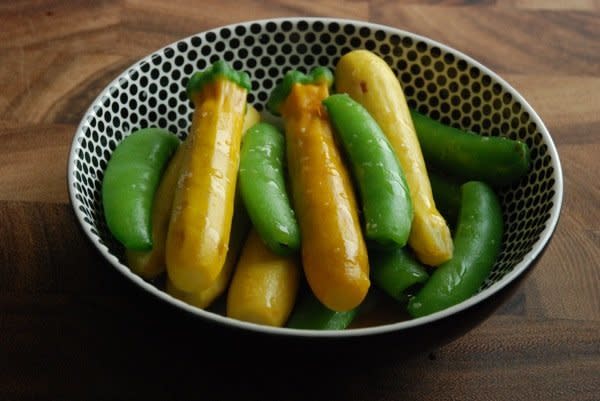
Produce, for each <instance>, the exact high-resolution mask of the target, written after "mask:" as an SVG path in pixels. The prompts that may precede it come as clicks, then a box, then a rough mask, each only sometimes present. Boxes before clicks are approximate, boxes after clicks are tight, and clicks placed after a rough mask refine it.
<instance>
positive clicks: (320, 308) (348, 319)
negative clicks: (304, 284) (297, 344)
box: [286, 289, 358, 330]
mask: <svg viewBox="0 0 600 401" xmlns="http://www.w3.org/2000/svg"><path fill="white" fill-rule="evenodd" d="M357 313H358V308H354V309H351V310H348V311H345V312H336V311H333V310H331V309H329V308H327V307H326V306H324V305H323V304H322V303H321V302H319V300H318V299H317V298H316V297H315V296H314V294H313V293H312V292H311V291H310V289H307V291H306V292H305V293H304V294H303V296H302V297H301V299H300V301H299V302H298V304H297V305H296V307H295V308H294V310H293V311H292V315H291V316H290V319H289V321H288V322H287V325H286V326H287V327H289V328H292V329H305V330H343V329H345V328H347V327H348V326H349V325H350V323H352V320H354V318H355V317H356V315H357Z"/></svg>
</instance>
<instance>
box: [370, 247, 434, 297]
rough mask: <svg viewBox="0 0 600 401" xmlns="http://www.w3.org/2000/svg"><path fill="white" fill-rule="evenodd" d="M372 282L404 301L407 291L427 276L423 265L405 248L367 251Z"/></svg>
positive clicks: (421, 282)
mask: <svg viewBox="0 0 600 401" xmlns="http://www.w3.org/2000/svg"><path fill="white" fill-rule="evenodd" d="M369 263H370V265H371V277H372V279H373V283H374V284H375V285H377V287H379V288H381V289H382V290H383V291H385V292H386V293H387V294H388V295H390V296H391V297H392V298H394V299H396V300H398V301H401V302H405V301H407V300H408V296H409V293H410V292H411V291H413V290H414V289H415V287H417V286H418V285H420V284H423V283H425V282H426V281H427V279H428V278H429V274H428V273H427V271H426V270H425V269H424V268H423V266H422V265H421V264H420V263H419V262H417V261H416V260H415V259H414V258H413V256H412V255H411V254H410V253H409V251H408V250H407V249H405V248H399V249H394V250H390V251H374V250H371V251H370V252H369Z"/></svg>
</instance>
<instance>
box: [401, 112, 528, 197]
mask: <svg viewBox="0 0 600 401" xmlns="http://www.w3.org/2000/svg"><path fill="white" fill-rule="evenodd" d="M411 116H412V120H413V122H414V125H415V130H416V132H417V136H418V138H419V143H420V144H421V150H422V151H423V157H424V158H425V160H426V161H427V163H428V165H430V166H432V167H434V168H435V169H438V170H439V171H444V172H446V173H448V174H451V175H455V176H456V177H461V178H464V179H465V181H470V180H475V181H484V182H486V183H488V184H489V185H491V186H493V187H503V186H506V185H509V184H512V183H514V182H517V181H519V179H520V178H521V177H522V176H523V175H525V174H526V173H527V171H528V170H529V165H530V162H531V158H530V154H529V148H528V146H527V145H526V144H525V143H523V142H521V141H516V140H512V139H509V138H504V137H485V136H480V135H476V134H473V133H469V132H465V131H462V130H459V129H457V128H454V127H451V126H447V125H444V124H441V123H439V122H438V121H435V120H433V119H431V118H429V117H426V116H424V115H422V114H420V113H418V112H416V111H414V110H413V111H411Z"/></svg>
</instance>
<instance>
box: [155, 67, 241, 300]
mask: <svg viewBox="0 0 600 401" xmlns="http://www.w3.org/2000/svg"><path fill="white" fill-rule="evenodd" d="M249 87H250V82H249V77H248V76H247V75H246V74H245V73H240V72H237V71H235V70H233V69H232V68H231V67H229V66H228V65H227V64H226V63H225V62H217V63H215V64H213V65H212V66H211V67H210V68H209V69H207V70H205V71H203V72H199V73H196V74H194V75H193V76H192V77H191V79H190V81H189V82H188V95H189V97H190V99H191V100H192V102H193V103H194V114H193V120H192V126H191V130H190V133H189V135H188V138H187V139H186V141H188V142H189V147H190V150H189V153H188V154H187V157H186V158H185V159H184V161H183V164H182V167H181V175H180V178H179V181H178V183H177V189H176V191H175V198H174V199H173V211H172V214H171V220H170V223H169V231H168V234H167V244H166V264H167V273H168V275H169V279H170V280H171V282H172V284H173V285H174V286H175V287H176V288H177V289H179V290H180V291H183V292H191V291H200V290H203V289H206V288H208V287H210V286H211V285H212V284H213V283H214V281H215V280H216V278H217V276H218V275H219V273H220V271H221V269H222V267H223V265H224V262H225V257H226V255H227V246H228V245H227V244H228V243H229V236H230V234H231V221H232V217H233V204H234V197H235V192H236V181H237V180H236V178H237V172H238V167H239V153H240V142H241V137H242V129H243V122H244V116H245V113H246V97H247V92H248V89H249Z"/></svg>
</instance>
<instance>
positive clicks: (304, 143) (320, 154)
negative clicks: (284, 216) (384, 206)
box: [272, 70, 370, 312]
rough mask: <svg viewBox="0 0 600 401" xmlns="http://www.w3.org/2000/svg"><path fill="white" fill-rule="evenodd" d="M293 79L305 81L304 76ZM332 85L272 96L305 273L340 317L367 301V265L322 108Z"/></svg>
mask: <svg viewBox="0 0 600 401" xmlns="http://www.w3.org/2000/svg"><path fill="white" fill-rule="evenodd" d="M317 73H322V71H319V70H317ZM292 74H293V73H292ZM296 74H298V73H296ZM329 74H331V73H329ZM313 75H317V74H315V73H314V72H313ZM291 77H292V78H294V79H296V80H298V81H300V82H302V81H304V82H307V81H309V79H307V78H306V77H303V76H302V75H298V77H294V76H293V75H291ZM286 81H288V83H289V81H291V79H289V78H284V81H283V83H284V84H285V83H286ZM330 83H331V80H330V81H329V82H327V81H326V80H319V81H318V82H316V83H314V84H310V83H298V82H297V83H292V84H291V85H290V86H289V94H286V95H287V96H281V92H279V93H278V91H277V89H276V90H275V92H274V95H272V96H274V97H273V98H275V99H277V97H280V98H282V99H283V100H282V101H281V105H280V107H279V108H278V110H279V112H280V113H281V115H282V117H283V121H284V125H285V135H286V148H287V161H288V170H289V176H290V182H291V187H292V198H293V204H294V209H295V211H296V214H297V216H298V223H299V225H300V232H301V235H302V240H301V253H302V264H303V267H304V273H305V276H306V279H307V281H308V284H309V286H310V288H311V290H312V292H313V293H314V294H315V296H316V297H317V299H319V301H320V302H321V303H322V304H324V305H325V306H326V307H328V308H329V309H332V310H334V311H337V312H344V311H348V310H351V309H354V308H355V307H356V306H358V305H359V304H360V303H361V302H362V300H363V299H364V298H365V296H366V295H367V291H368V289H369V286H370V280H369V262H368V257H367V249H366V244H365V241H364V238H363V235H362V231H361V227H360V222H359V218H358V208H357V202H356V198H355V194H354V191H353V188H352V183H351V180H350V173H349V172H348V171H347V169H346V167H345V166H344V164H343V163H342V157H341V154H340V151H339V150H338V148H337V147H336V145H335V143H334V138H333V132H332V128H331V125H330V122H329V118H328V115H327V111H326V110H325V108H324V106H323V105H322V103H321V102H322V101H323V99H325V98H326V97H327V96H328V94H329V84H330Z"/></svg>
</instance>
